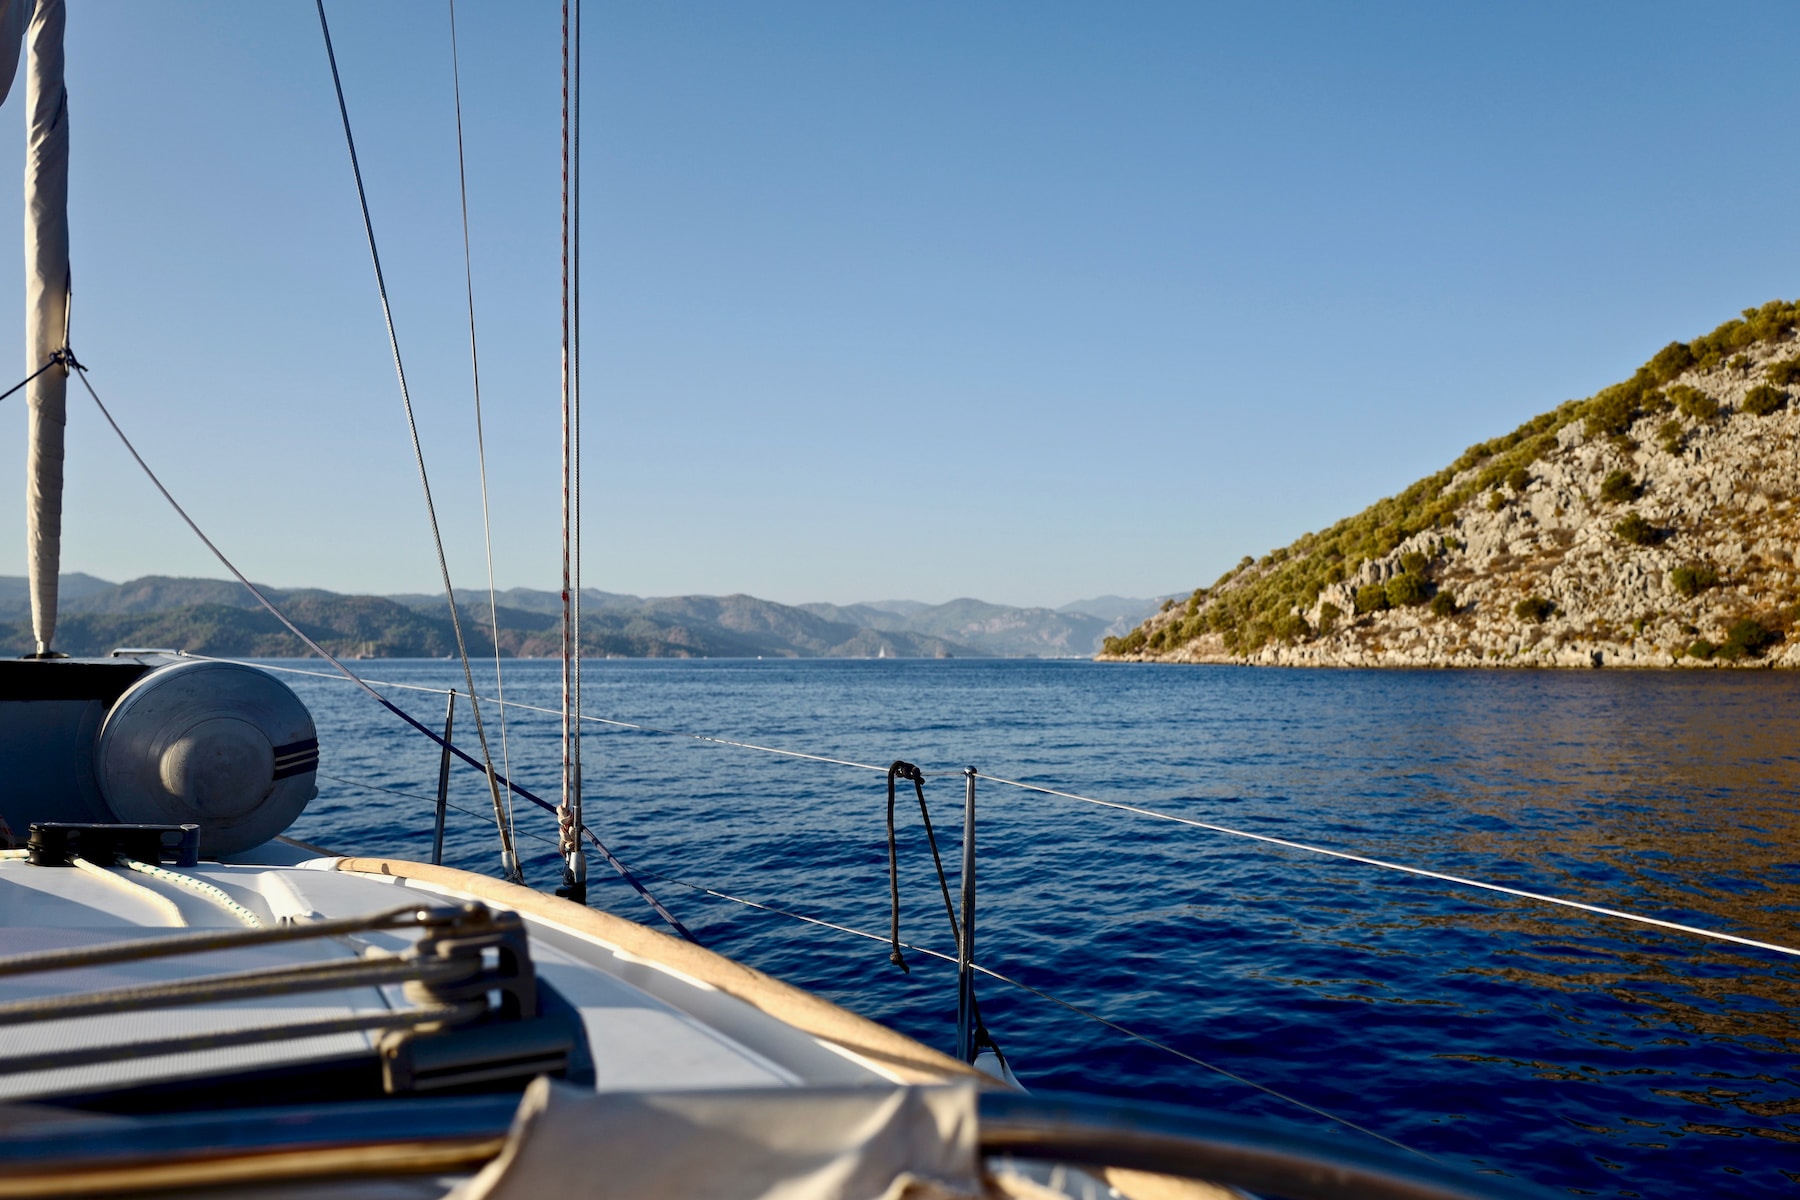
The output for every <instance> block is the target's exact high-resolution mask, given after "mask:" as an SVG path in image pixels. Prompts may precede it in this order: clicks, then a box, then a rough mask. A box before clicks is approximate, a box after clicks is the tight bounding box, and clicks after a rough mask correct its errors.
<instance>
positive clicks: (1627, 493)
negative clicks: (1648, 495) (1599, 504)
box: [1600, 470, 1643, 504]
mask: <svg viewBox="0 0 1800 1200" xmlns="http://www.w3.org/2000/svg"><path fill="white" fill-rule="evenodd" d="M1641 491H1643V489H1642V488H1640V487H1638V484H1637V480H1635V479H1633V478H1632V477H1631V472H1630V471H1624V470H1619V471H1613V472H1611V473H1610V474H1608V475H1607V477H1606V478H1605V479H1602V480H1601V481H1600V498H1601V499H1602V500H1604V501H1606V502H1607V503H1608V504H1626V503H1629V502H1630V501H1632V500H1636V499H1637V498H1638V493H1639V492H1641Z"/></svg>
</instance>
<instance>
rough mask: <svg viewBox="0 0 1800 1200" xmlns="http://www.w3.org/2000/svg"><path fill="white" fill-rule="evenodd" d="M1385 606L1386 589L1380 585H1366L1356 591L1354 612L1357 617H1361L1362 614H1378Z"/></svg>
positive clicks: (1386, 599) (1386, 604)
mask: <svg viewBox="0 0 1800 1200" xmlns="http://www.w3.org/2000/svg"><path fill="white" fill-rule="evenodd" d="M1387 606H1388V593H1387V588H1385V587H1383V586H1382V585H1381V584H1379V583H1366V584H1364V585H1363V586H1362V587H1359V588H1357V589H1356V612H1357V615H1358V616H1361V615H1362V614H1363V613H1372V612H1380V611H1381V610H1382V609H1384V608H1386V607H1387Z"/></svg>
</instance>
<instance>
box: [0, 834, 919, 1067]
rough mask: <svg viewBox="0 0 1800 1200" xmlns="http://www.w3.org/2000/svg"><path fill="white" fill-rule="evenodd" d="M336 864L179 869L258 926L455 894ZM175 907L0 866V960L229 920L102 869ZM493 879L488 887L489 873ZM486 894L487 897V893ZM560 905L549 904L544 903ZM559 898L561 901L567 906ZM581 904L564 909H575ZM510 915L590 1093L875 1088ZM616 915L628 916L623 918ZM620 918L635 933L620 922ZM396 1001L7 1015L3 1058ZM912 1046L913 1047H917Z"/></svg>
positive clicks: (80, 880) (301, 957)
mask: <svg viewBox="0 0 1800 1200" xmlns="http://www.w3.org/2000/svg"><path fill="white" fill-rule="evenodd" d="M341 864H342V860H336V859H314V860H311V861H306V862H300V863H295V864H292V865H283V866H251V865H240V864H202V865H200V866H197V867H190V868H184V869H183V873H184V874H186V875H188V876H190V877H192V878H194V879H198V880H201V881H203V882H205V883H209V884H212V885H213V886H215V887H217V888H219V889H221V890H222V891H224V892H225V893H226V894H227V895H228V896H229V897H230V898H231V899H232V900H234V901H236V902H237V903H238V904H241V905H242V906H243V907H244V908H246V909H248V910H249V911H250V912H252V913H254V914H255V915H256V916H257V917H258V918H260V919H261V921H262V922H263V923H264V924H265V925H268V926H279V925H283V924H286V923H290V922H300V923H304V922H310V921H319V920H323V919H329V918H341V917H350V916H357V915H364V914H373V913H379V912H384V911H389V910H392V909H395V908H397V907H400V906H404V905H406V904H408V903H409V902H411V901H417V902H418V903H420V904H421V905H442V904H445V903H446V902H454V901H459V900H467V899H468V898H469V897H468V896H467V895H465V894H461V893H459V892H457V891H456V890H455V889H452V888H448V887H445V886H443V885H434V884H429V883H423V882H419V881H413V880H406V879H401V878H397V877H393V876H384V875H380V874H371V873H358V872H353V871H343V870H338V869H336V868H337V867H339V866H340V865H341ZM111 874H112V875H114V876H124V877H126V878H128V880H129V882H130V883H133V884H137V885H138V886H140V887H144V888H147V889H149V890H150V891H151V892H154V893H155V894H157V895H159V896H161V897H163V898H165V899H166V900H167V901H168V902H170V903H172V904H173V905H174V911H175V912H178V913H179V915H180V922H181V923H180V924H179V925H178V924H176V923H175V920H174V919H173V915H172V914H171V912H170V911H169V910H168V909H167V908H166V907H165V906H163V905H160V904H155V903H153V902H150V901H149V900H147V899H146V898H143V897H142V896H141V894H134V893H133V891H132V890H131V889H129V888H127V887H123V886H117V885H115V884H114V883H113V882H112V881H109V880H107V879H102V878H99V877H97V876H96V875H94V874H93V873H91V872H85V871H80V870H76V869H72V868H67V867H37V866H32V865H31V864H30V863H28V862H26V861H22V860H18V859H11V860H5V861H0V956H9V955H16V954H24V953H32V952H38V951H44V950H53V949H67V948H74V947H79V946H87V945H96V944H101V943H108V942H118V941H123V940H139V939H151V938H156V937H159V936H167V935H170V934H175V933H177V932H184V933H191V932H194V931H199V930H221V931H224V930H232V929H241V928H243V926H242V924H241V923H240V919H239V917H238V916H236V915H234V914H233V912H232V911H231V910H230V909H228V908H227V907H225V906H224V905H222V904H220V903H218V902H216V901H214V900H209V899H207V898H205V897H203V896H200V895H196V894H194V893H193V892H192V891H189V890H187V889H184V888H182V887H180V886H177V885H175V884H172V883H170V882H166V881H164V880H162V879H158V878H147V877H145V876H143V875H138V874H128V873H127V872H125V871H123V870H114V871H112V872H111ZM502 886H503V885H502ZM490 902H491V901H490ZM558 904H560V902H558ZM570 907H573V906H570ZM577 911H581V910H577ZM524 915H525V923H526V928H527V931H528V933H529V936H530V951H531V957H532V961H533V964H534V966H535V968H536V974H537V980H538V986H539V988H540V989H541V990H542V991H544V992H545V994H546V996H547V997H548V998H549V999H547V1001H546V1002H547V1003H554V1004H555V1005H556V1006H557V1007H559V1008H562V1009H563V1011H565V1012H572V1013H573V1014H574V1015H576V1016H578V1017H579V1021H580V1026H581V1029H582V1031H583V1032H584V1034H585V1050H586V1054H587V1055H588V1056H590V1057H591V1063H592V1069H593V1077H594V1081H595V1087H596V1088H597V1089H598V1090H601V1091H612V1090H621V1091H623V1090H632V1091H645V1090H659V1089H704V1088H743V1087H783V1086H795V1085H802V1084H810V1085H840V1086H841V1085H849V1086H857V1085H881V1084H884V1083H891V1082H894V1081H895V1080H896V1078H897V1077H896V1075H895V1074H894V1073H893V1072H891V1071H889V1070H886V1069H884V1068H883V1067H881V1066H880V1065H878V1064H876V1063H873V1062H870V1061H868V1060H866V1059H864V1058H862V1057H860V1056H858V1055H856V1054H854V1053H852V1052H850V1051H848V1050H845V1049H844V1048H842V1047H841V1046H839V1045H837V1044H835V1043H833V1042H830V1041H827V1040H825V1039H822V1038H820V1037H817V1036H813V1035H810V1034H808V1033H806V1032H803V1031H801V1030H799V1029H796V1028H794V1027H792V1026H790V1025H788V1024H786V1023H784V1022H783V1021H781V1020H779V1019H777V1018H776V1017H774V1016H772V1015H770V1014H768V1013H765V1012H763V1011H760V1010H759V1009H758V1008H757V1007H756V1006H755V1005H753V1004H751V1003H746V1002H745V1001H744V1000H742V999H739V998H737V997H734V996H732V995H729V994H727V993H726V992H724V991H721V990H720V989H719V988H718V987H716V986H713V985H712V984H709V983H706V982H704V981H702V980H699V979H696V978H694V977H692V976H690V975H687V974H684V973H683V972H681V971H679V970H676V969H672V968H670V967H668V966H667V965H664V964H661V963H658V962H656V961H654V960H653V959H651V958H648V957H646V956H644V955H643V954H641V953H632V952H631V951H629V950H626V949H624V948H622V947H619V946H616V945H608V944H607V943H606V942H604V941H602V940H601V939H599V938H596V937H595V936H593V935H592V934H591V933H587V932H583V931H580V930H578V929H573V928H570V927H569V926H567V925H564V924H561V923H558V922H555V921H550V920H545V919H544V918H543V917H541V916H534V915H531V914H524ZM619 924H621V925H625V926H629V923H625V922H620V923H619ZM629 927H630V928H633V929H635V928H637V927H635V926H629ZM416 938H417V934H415V933H411V932H405V931H386V930H373V931H369V932H364V933H358V934H355V935H351V936H344V937H336V938H323V939H310V940H305V941H295V942H288V943H283V944H277V945H266V946H258V947H245V948H236V949H230V950H217V951H209V952H206V953H202V954H192V955H182V956H179V957H171V958H154V959H146V960H141V961H129V962H123V963H114V964H110V965H99V966H79V967H74V968H71V969H66V970H57V971H52V972H42V973H32V974H24V975H13V976H0V1004H4V1003H8V1002H14V1001H22V1000H30V999H43V1000H51V1001H54V1000H55V999H56V998H57V997H61V996H69V995H74V994H77V993H85V992H93V991H97V990H100V989H105V988H116V987H123V986H128V985H132V986H141V985H146V984H159V983H169V982H175V981H179V980H184V979H193V978H196V977H199V976H203V975H216V974H219V973H221V972H227V971H242V970H248V969H253V968H266V967H272V966H280V965H294V964H299V963H303V962H322V961H327V960H334V959H335V960H342V961H344V962H346V963H348V962H354V961H357V960H359V959H361V958H364V957H366V956H368V955H369V954H370V953H371V952H373V953H376V954H380V953H383V952H385V953H389V954H393V953H399V952H401V951H403V950H405V949H406V948H407V947H408V946H410V945H411V944H412V943H413V941H414V940H416ZM405 1007H408V1005H407V1003H406V1001H405V998H404V997H403V995H402V989H401V987H400V986H399V985H397V984H388V985H382V986H372V987H356V988H344V989H340V990H335V991H319V992H307V993H301V994H297V995H292V996H287V995H277V996H270V997H262V998H257V999H250V1000H236V1001H228V1002H221V1003H206V1004H198V1005H193V1006H188V1007H180V1008H154V1009H147V1010H145V1011H142V1012H132V1011H124V1012H117V1013H109V1014H105V1015H95V1016H84V1017H75V1018H66V1019H51V1020H39V1021H33V1022H29V1023H26V1024H22V1025H18V1026H15V1027H14V1028H13V1030H12V1031H11V1033H10V1035H9V1037H8V1039H7V1043H8V1046H9V1054H24V1053H32V1052H39V1051H46V1050H56V1049H63V1048H68V1047H74V1046H82V1045H95V1044H98V1045H112V1044H123V1043H128V1042H131V1041H135V1040H141V1039H146V1038H149V1037H153V1036H154V1037H169V1036H173V1035H182V1034H204V1033H208V1032H214V1031H218V1030H222V1029H238V1028H243V1027H246V1026H261V1025H277V1024H282V1023H291V1022H296V1021H301V1020H316V1019H322V1018H328V1017H335V1016H351V1015H355V1014H359V1013H372V1012H379V1011H380V1010H382V1009H402V1008H405ZM378 1036H379V1035H378V1034H377V1033H374V1032H360V1031H359V1032H350V1033H338V1034H332V1035H329V1036H326V1037H311V1038H303V1039H298V1040H289V1041H272V1042H265V1043H259V1044H257V1045H253V1046H241V1047H234V1048H224V1049H202V1050H192V1051H187V1052H184V1053H179V1054H164V1055H158V1056H154V1057H135V1056H132V1057H125V1058H122V1059H119V1060H115V1061H111V1062H106V1063H101V1064H91V1065H83V1066H75V1067H65V1068H60V1069H56V1070H50V1071H24V1072H16V1073H11V1074H0V1100H24V1099H49V1098H55V1097H79V1096H82V1095H87V1094H92V1093H94V1092H96V1091H104V1090H109V1089H119V1088H126V1087H142V1086H143V1085H147V1084H157V1083H166V1082H167V1081H170V1080H178V1079H186V1078H200V1077H204V1076H207V1075H217V1074H220V1073H233V1074H235V1073H238V1072H242V1071H245V1070H247V1069H250V1068H253V1067H254V1068H264V1069H269V1070H275V1069H278V1068H282V1067H286V1066H291V1065H293V1064H296V1063H317V1062H320V1061H322V1060H327V1059H334V1058H343V1059H352V1060H353V1059H358V1058H361V1059H366V1060H372V1059H373V1056H374V1055H375V1053H376V1050H375V1045H376V1039H377V1038H378ZM921 1049H923V1048H921Z"/></svg>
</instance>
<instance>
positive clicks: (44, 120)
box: [0, 0, 69, 654]
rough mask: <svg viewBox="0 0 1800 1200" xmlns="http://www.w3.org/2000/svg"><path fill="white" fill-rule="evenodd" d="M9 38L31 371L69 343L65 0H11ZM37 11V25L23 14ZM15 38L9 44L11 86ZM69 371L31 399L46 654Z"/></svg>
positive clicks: (34, 621)
mask: <svg viewBox="0 0 1800 1200" xmlns="http://www.w3.org/2000/svg"><path fill="white" fill-rule="evenodd" d="M4 3H5V5H6V9H5V12H4V15H3V16H0V35H4V34H6V33H7V32H8V31H10V30H12V29H13V28H14V27H15V25H16V24H18V23H21V22H23V23H24V24H25V29H26V32H25V41H26V44H27V45H28V46H29V48H30V53H29V56H28V58H27V60H26V69H25V105H26V109H27V112H26V135H25V354H26V367H27V370H28V371H35V370H37V369H38V368H39V367H41V366H43V365H44V364H45V363H46V362H48V361H50V356H51V355H52V354H54V353H56V352H57V351H59V350H62V349H63V348H65V347H66V346H67V345H68V342H69V97H68V92H67V91H66V90H65V89H64V87H63V23H64V18H65V15H66V14H65V12H64V9H63V0H37V3H36V4H35V5H33V4H31V3H30V0H4ZM27 10H30V16H29V21H24V14H25V12H26V11H27ZM16 36H17V35H16V34H15V35H11V40H7V41H5V42H4V43H0V59H5V60H6V61H7V62H8V64H9V65H8V66H7V67H6V68H5V70H4V74H5V75H6V76H7V79H8V83H9V84H10V82H11V78H12V76H13V75H14V74H16V72H17V61H16V56H15V55H13V54H12V53H11V51H12V49H13V47H15V46H16V45H17V40H16ZM67 387H68V370H67V368H66V367H53V368H51V369H50V370H48V371H45V372H44V373H43V374H42V375H39V376H38V377H37V378H36V379H34V380H32V382H31V385H30V386H29V387H28V388H27V389H26V392H25V400H26V405H27V407H28V409H29V411H30V417H29V429H28V432H27V435H26V438H27V446H26V460H25V475H26V483H25V487H26V496H25V503H26V510H25V512H26V516H25V537H26V543H27V566H28V569H29V572H30V576H31V626H32V635H33V637H34V638H35V639H36V641H37V652H38V653H39V654H48V653H49V652H50V642H51V638H52V637H53V636H54V635H55V633H56V584H57V575H58V572H59V571H60V569H61V561H62V488H63V426H64V423H65V421H66V416H65V400H66V393H67Z"/></svg>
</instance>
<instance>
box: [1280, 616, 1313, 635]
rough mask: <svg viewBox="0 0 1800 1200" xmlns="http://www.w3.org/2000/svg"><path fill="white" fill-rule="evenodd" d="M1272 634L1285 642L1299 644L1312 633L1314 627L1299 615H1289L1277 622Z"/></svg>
mask: <svg viewBox="0 0 1800 1200" xmlns="http://www.w3.org/2000/svg"><path fill="white" fill-rule="evenodd" d="M1272 632H1273V633H1274V634H1275V636H1276V637H1278V638H1280V639H1281V640H1282V641H1284V642H1297V641H1299V640H1300V639H1302V638H1304V637H1306V636H1308V635H1309V634H1311V633H1312V626H1311V625H1308V624H1307V623H1306V618H1305V617H1303V616H1301V615H1300V614H1299V613H1289V614H1288V615H1287V616H1285V617H1283V618H1281V619H1280V620H1279V621H1276V622H1275V625H1274V628H1273V631H1272Z"/></svg>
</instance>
